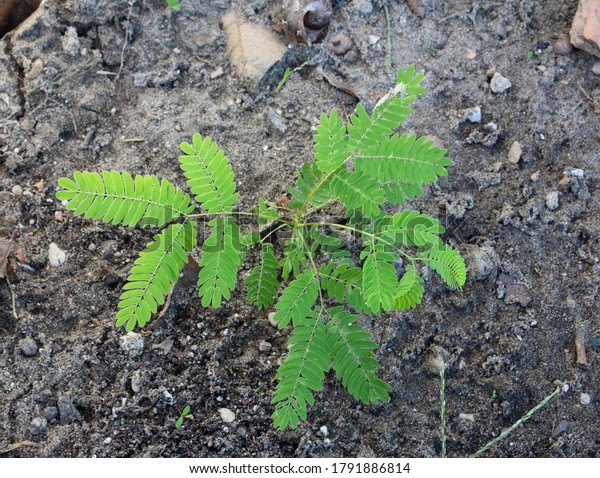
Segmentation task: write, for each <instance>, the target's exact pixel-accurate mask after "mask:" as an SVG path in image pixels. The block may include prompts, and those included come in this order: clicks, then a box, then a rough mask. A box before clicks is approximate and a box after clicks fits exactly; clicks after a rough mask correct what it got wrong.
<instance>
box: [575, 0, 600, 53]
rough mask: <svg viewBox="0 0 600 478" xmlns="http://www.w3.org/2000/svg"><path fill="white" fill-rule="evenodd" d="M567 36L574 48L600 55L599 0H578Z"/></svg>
mask: <svg viewBox="0 0 600 478" xmlns="http://www.w3.org/2000/svg"><path fill="white" fill-rule="evenodd" d="M569 36H570V38H571V43H572V44H573V46H574V47H575V48H579V49H581V50H584V51H587V52H588V53H591V54H592V55H596V56H600V0H579V5H578V7H577V12H576V13H575V16H574V17H573V23H572V24H571V31H570V33H569Z"/></svg>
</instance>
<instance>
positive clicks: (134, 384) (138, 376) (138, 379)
mask: <svg viewBox="0 0 600 478" xmlns="http://www.w3.org/2000/svg"><path fill="white" fill-rule="evenodd" d="M142 382H143V376H142V371H141V370H134V372H133V373H132V374H131V390H133V392H134V393H140V392H141V390H142Z"/></svg>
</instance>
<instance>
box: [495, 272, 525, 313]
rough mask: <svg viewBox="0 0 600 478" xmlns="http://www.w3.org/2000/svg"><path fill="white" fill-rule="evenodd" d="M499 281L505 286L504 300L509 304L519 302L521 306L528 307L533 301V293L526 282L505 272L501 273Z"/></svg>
mask: <svg viewBox="0 0 600 478" xmlns="http://www.w3.org/2000/svg"><path fill="white" fill-rule="evenodd" d="M498 281H499V282H500V283H501V284H502V285H504V286H505V288H504V289H503V297H504V302H506V303H507V304H517V303H518V304H519V305H520V306H521V307H527V306H528V305H529V303H530V302H531V301H532V299H533V294H532V293H531V291H530V290H529V287H527V286H526V285H525V284H521V283H518V282H517V281H516V280H515V279H514V278H513V277H510V276H507V275H505V274H500V277H498ZM499 290H500V289H499ZM499 295H500V294H499ZM498 298H501V297H498Z"/></svg>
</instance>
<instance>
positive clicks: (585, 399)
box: [579, 393, 592, 405]
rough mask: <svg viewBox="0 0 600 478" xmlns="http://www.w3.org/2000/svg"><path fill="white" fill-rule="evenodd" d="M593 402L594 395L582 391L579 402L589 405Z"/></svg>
mask: <svg viewBox="0 0 600 478" xmlns="http://www.w3.org/2000/svg"><path fill="white" fill-rule="evenodd" d="M591 402H592V397H590V396H589V395H588V394H587V393H582V394H581V395H579V403H581V404H582V405H589V404H590V403H591Z"/></svg>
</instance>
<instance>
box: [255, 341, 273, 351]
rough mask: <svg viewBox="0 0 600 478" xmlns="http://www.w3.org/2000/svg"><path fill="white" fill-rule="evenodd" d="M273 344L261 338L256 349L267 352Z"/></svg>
mask: <svg viewBox="0 0 600 478" xmlns="http://www.w3.org/2000/svg"><path fill="white" fill-rule="evenodd" d="M272 347H273V346H272V345H271V344H270V343H269V342H267V341H265V340H261V341H260V343H259V344H258V350H260V351H261V352H262V353H265V354H266V353H269V352H270V351H271V348H272Z"/></svg>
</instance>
